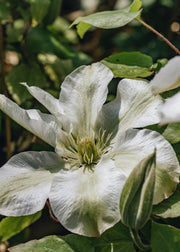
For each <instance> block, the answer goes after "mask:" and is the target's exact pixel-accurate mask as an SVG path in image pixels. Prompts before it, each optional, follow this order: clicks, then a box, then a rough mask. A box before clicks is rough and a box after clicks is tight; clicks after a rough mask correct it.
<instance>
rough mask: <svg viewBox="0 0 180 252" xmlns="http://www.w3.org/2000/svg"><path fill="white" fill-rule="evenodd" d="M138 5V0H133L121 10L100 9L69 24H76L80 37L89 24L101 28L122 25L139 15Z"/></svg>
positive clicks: (112, 27)
mask: <svg viewBox="0 0 180 252" xmlns="http://www.w3.org/2000/svg"><path fill="white" fill-rule="evenodd" d="M139 6H140V5H139V3H138V1H137V0H135V1H134V2H133V4H132V5H131V6H130V7H128V8H125V9H122V10H114V11H101V12H97V13H94V14H91V15H89V16H85V17H79V18H77V19H76V20H75V21H74V22H73V23H72V25H71V26H73V25H78V27H77V28H78V34H79V35H80V37H81V38H82V37H83V36H84V34H85V32H86V31H87V30H88V28H90V27H91V26H94V27H97V28H102V29H114V28H118V27H122V26H124V25H126V24H128V23H129V22H131V21H132V20H133V19H135V18H137V17H138V16H139V14H140V13H141V11H140V10H139V9H138V7H139ZM131 8H132V10H131ZM134 10H136V11H134Z"/></svg>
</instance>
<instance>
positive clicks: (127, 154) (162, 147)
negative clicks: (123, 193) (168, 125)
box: [110, 129, 180, 204]
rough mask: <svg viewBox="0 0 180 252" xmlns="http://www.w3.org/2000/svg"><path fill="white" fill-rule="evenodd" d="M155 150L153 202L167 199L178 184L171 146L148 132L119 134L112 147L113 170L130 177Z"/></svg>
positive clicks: (158, 136) (132, 131) (178, 171)
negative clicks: (120, 171)
mask: <svg viewBox="0 0 180 252" xmlns="http://www.w3.org/2000/svg"><path fill="white" fill-rule="evenodd" d="M155 148H156V181H155V193H154V200H153V203H154V204H157V203H159V202H160V201H162V200H163V199H165V198H167V197H169V196H170V195H171V194H172V193H173V192H174V190H175V188H176V185H177V183H178V182H179V175H180V167H179V163H178V160H177V158H176V154H175V152H174V150H173V148H172V147H171V145H170V144H169V143H168V142H167V141H166V140H165V139H164V137H163V136H162V135H160V134H159V133H157V132H155V131H150V130H147V129H143V130H137V129H129V130H127V131H126V132H122V133H119V134H118V136H117V138H116V143H115V145H114V146H113V149H112V152H111V154H110V155H112V156H111V157H112V159H113V160H114V162H115V165H116V167H118V168H119V169H120V170H122V171H123V172H124V174H125V175H126V176H129V174H130V173H131V171H132V170H133V168H134V167H135V166H136V165H137V164H138V163H139V162H140V161H141V160H142V159H143V158H145V157H147V156H148V155H149V154H151V153H152V152H153V151H154V149H155Z"/></svg>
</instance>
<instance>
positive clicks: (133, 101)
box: [97, 79, 162, 132]
mask: <svg viewBox="0 0 180 252" xmlns="http://www.w3.org/2000/svg"><path fill="white" fill-rule="evenodd" d="M160 104H162V99H161V97H160V96H158V95H157V96H154V95H153V94H152V91H151V88H150V87H149V85H148V83H147V82H145V81H141V80H130V79H123V80H121V81H120V83H119V85H118V89H117V96H116V98H115V100H114V101H112V102H110V103H107V104H105V105H104V106H103V108H102V111H101V113H100V115H99V118H98V121H97V125H98V127H100V126H101V127H102V128H104V129H106V130H107V131H108V132H112V131H113V132H115V131H117V130H120V131H123V130H126V129H128V128H131V127H133V128H139V127H144V126H147V125H152V124H156V123H158V122H159V120H160V119H159V114H158V108H159V105H160Z"/></svg>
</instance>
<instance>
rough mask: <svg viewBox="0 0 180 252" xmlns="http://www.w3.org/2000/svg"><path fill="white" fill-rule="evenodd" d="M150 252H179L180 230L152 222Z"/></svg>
mask: <svg viewBox="0 0 180 252" xmlns="http://www.w3.org/2000/svg"><path fill="white" fill-rule="evenodd" d="M151 231H152V232H151V248H152V252H157V251H163V252H170V251H172V252H179V251H180V230H179V229H177V228H175V227H172V226H169V225H163V224H158V223H156V222H152V230H151Z"/></svg>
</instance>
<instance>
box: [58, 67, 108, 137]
mask: <svg viewBox="0 0 180 252" xmlns="http://www.w3.org/2000/svg"><path fill="white" fill-rule="evenodd" d="M112 78H113V74H112V72H111V70H109V68H107V67H106V66H105V65H103V64H101V63H94V64H92V65H90V66H81V67H79V68H77V69H76V70H75V71H74V72H72V73H71V74H69V75H68V76H67V77H66V78H65V80H64V82H63V84H62V85H61V93H60V105H61V106H62V107H63V109H64V113H65V117H66V118H67V119H68V120H69V122H71V123H72V124H73V128H74V130H75V131H76V132H77V133H78V135H80V136H82V137H83V136H88V135H89V133H90V131H91V130H92V128H93V126H94V124H95V121H96V119H97V115H98V113H99V111H100V110H101V108H102V105H103V104H104V102H105V101H106V97H107V93H108V88H107V86H108V84H109V82H110V80H111V79H112Z"/></svg>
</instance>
